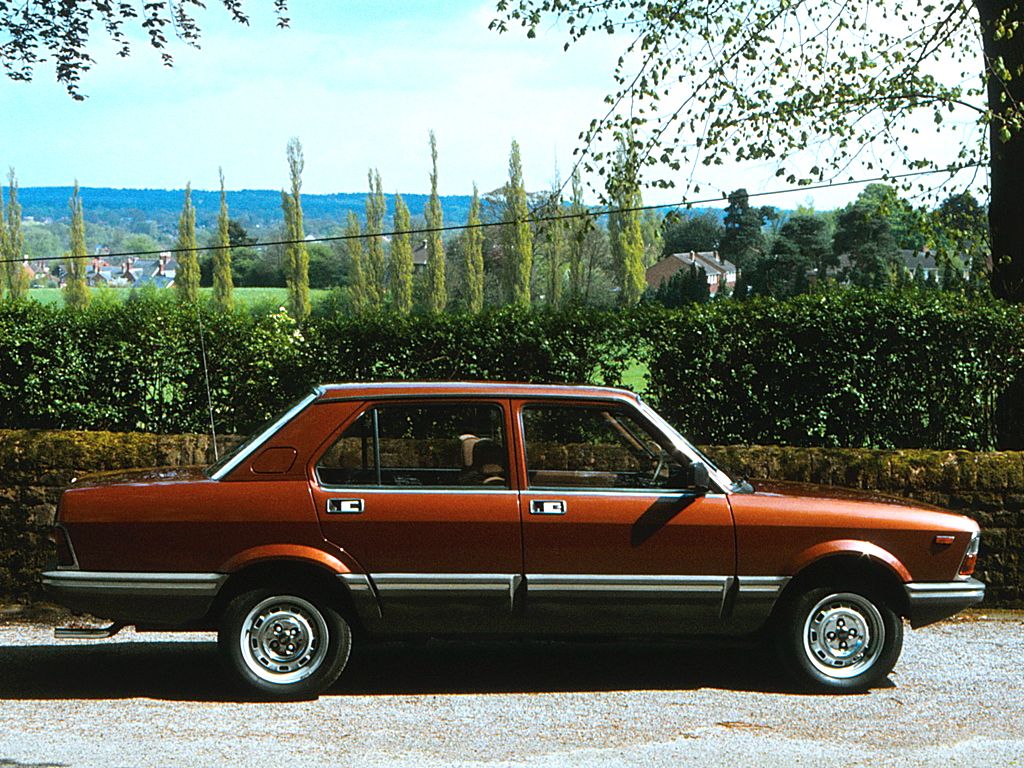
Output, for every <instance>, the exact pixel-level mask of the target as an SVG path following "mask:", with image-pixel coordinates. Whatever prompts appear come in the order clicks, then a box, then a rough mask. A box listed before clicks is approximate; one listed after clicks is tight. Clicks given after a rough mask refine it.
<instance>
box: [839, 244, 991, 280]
mask: <svg viewBox="0 0 1024 768" xmlns="http://www.w3.org/2000/svg"><path fill="white" fill-rule="evenodd" d="M838 260H839V265H838V266H837V267H834V268H830V269H829V270H828V276H829V277H832V278H836V279H838V280H839V281H840V282H844V283H847V282H849V281H850V275H851V274H852V273H853V272H854V270H855V269H856V266H855V265H854V262H853V256H852V254H849V253H843V254H840V255H839V257H838ZM961 260H962V261H963V262H964V269H963V273H962V274H963V278H964V279H965V280H966V279H968V278H969V277H970V276H971V270H970V267H969V265H968V260H967V259H966V258H964V257H961ZM896 263H897V264H902V265H903V266H904V267H906V269H907V271H908V272H910V274H911V275H916V274H917V273H918V271H919V270H920V272H921V276H922V278H924V279H925V280H929V279H935V280H939V279H941V277H942V268H941V267H940V266H939V265H938V262H937V261H936V259H935V254H934V253H933V252H932V251H915V250H912V249H910V248H903V249H901V250H899V251H897V252H896Z"/></svg>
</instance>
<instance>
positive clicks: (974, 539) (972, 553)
mask: <svg viewBox="0 0 1024 768" xmlns="http://www.w3.org/2000/svg"><path fill="white" fill-rule="evenodd" d="M980 546H981V534H980V533H977V532H975V534H974V535H973V536H971V543H970V544H968V545H967V551H966V552H964V559H963V560H962V561H961V562H960V575H961V576H970V575H971V574H973V573H974V568H975V566H976V565H977V564H978V547H980Z"/></svg>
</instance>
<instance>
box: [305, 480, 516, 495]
mask: <svg viewBox="0 0 1024 768" xmlns="http://www.w3.org/2000/svg"><path fill="white" fill-rule="evenodd" d="M317 488H319V489H320V490H321V491H331V492H332V493H333V492H334V491H344V492H345V493H347V494H351V495H355V494H359V495H362V494H364V493H389V494H390V493H429V494H431V495H434V494H438V493H454V494H473V495H477V494H481V493H486V494H490V495H501V494H504V495H506V496H516V495H518V494H519V491H515V490H512V489H510V488H494V489H491V488H487V487H486V486H483V485H481V486H472V487H466V486H461V487H458V488H446V487H444V486H442V485H419V486H414V487H409V486H407V485H395V486H389V485H370V486H366V485H321V484H320V483H317Z"/></svg>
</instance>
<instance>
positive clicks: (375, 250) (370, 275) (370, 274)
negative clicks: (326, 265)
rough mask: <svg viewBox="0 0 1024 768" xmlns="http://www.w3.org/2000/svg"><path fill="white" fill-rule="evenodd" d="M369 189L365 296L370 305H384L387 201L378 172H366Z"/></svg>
mask: <svg viewBox="0 0 1024 768" xmlns="http://www.w3.org/2000/svg"><path fill="white" fill-rule="evenodd" d="M367 181H368V182H369V187H370V191H369V193H368V194H367V195H366V234H367V235H369V237H368V238H367V245H366V297H367V302H368V303H369V304H370V306H372V307H376V308H380V307H382V306H383V305H384V296H385V292H386V291H387V262H386V261H385V259H384V238H383V237H382V233H383V232H384V216H385V215H386V214H387V203H386V202H385V200H384V190H383V188H382V186H381V181H380V172H379V171H375V170H373V169H371V170H370V171H368V172H367Z"/></svg>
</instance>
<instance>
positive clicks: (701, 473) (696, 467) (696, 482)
mask: <svg viewBox="0 0 1024 768" xmlns="http://www.w3.org/2000/svg"><path fill="white" fill-rule="evenodd" d="M669 482H670V483H671V485H672V487H673V488H686V489H687V490H689V489H693V490H695V491H696V492H697V493H698V494H699V495H704V494H705V493H707V492H708V491H709V490H711V475H710V474H708V467H707V465H706V464H705V463H704V462H703V461H691V462H689V463H688V464H684V465H683V466H682V467H681V468H680V469H679V470H678V471H677V472H673V473H672V476H671V477H670V478H669Z"/></svg>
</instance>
